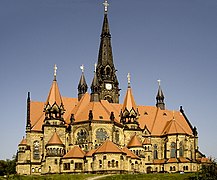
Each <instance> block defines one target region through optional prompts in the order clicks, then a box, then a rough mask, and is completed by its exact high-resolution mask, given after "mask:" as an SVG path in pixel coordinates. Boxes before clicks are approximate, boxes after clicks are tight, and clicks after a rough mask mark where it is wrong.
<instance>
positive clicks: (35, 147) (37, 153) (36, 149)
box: [33, 141, 40, 160]
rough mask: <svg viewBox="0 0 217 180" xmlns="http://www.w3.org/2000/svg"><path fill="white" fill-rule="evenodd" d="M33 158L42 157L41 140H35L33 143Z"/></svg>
mask: <svg viewBox="0 0 217 180" xmlns="http://www.w3.org/2000/svg"><path fill="white" fill-rule="evenodd" d="M33 159H35V160H39V159H40V151H39V141H34V143H33Z"/></svg>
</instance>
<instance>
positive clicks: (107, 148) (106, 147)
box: [94, 140, 125, 154]
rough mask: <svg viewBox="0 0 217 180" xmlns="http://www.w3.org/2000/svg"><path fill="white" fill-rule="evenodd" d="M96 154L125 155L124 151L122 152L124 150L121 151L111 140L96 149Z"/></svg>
mask: <svg viewBox="0 0 217 180" xmlns="http://www.w3.org/2000/svg"><path fill="white" fill-rule="evenodd" d="M95 153H124V151H122V149H120V148H119V147H118V146H117V145H115V144H114V143H113V142H111V141H110V140H106V141H105V142H104V143H103V144H102V145H101V146H100V147H98V148H97V149H96V151H95V152H94V154H95ZM124 154H125V153H124Z"/></svg>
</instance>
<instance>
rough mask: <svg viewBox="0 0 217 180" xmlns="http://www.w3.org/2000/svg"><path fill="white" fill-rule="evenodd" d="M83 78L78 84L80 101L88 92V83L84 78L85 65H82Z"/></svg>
mask: <svg viewBox="0 0 217 180" xmlns="http://www.w3.org/2000/svg"><path fill="white" fill-rule="evenodd" d="M80 68H81V71H82V74H81V78H80V81H79V84H78V100H79V101H80V99H81V98H82V96H83V95H84V94H85V93H86V92H87V88H88V87H87V83H86V80H85V77H84V65H81V67H80Z"/></svg>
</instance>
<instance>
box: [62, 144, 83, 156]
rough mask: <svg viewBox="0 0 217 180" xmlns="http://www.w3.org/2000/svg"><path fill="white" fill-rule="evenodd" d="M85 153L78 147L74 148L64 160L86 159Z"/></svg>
mask: <svg viewBox="0 0 217 180" xmlns="http://www.w3.org/2000/svg"><path fill="white" fill-rule="evenodd" d="M84 155H85V152H84V151H82V149H81V148H80V147H78V146H74V147H73V148H72V149H71V150H70V151H69V152H68V153H67V154H65V155H64V156H63V158H81V159H82V158H84Z"/></svg>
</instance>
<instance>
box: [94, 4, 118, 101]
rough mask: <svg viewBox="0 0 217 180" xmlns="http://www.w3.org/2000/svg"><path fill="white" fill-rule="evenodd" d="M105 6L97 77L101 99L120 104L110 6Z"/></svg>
mask: <svg viewBox="0 0 217 180" xmlns="http://www.w3.org/2000/svg"><path fill="white" fill-rule="evenodd" d="M103 4H104V6H105V10H104V21H103V27H102V33H101V41H100V48H99V54H98V63H97V66H96V76H97V79H98V82H99V99H100V100H108V101H109V102H110V103H119V91H120V89H119V83H118V79H117V76H116V69H115V66H114V63H113V55H112V47H111V34H110V31H109V23H108V17H107V15H108V13H107V11H108V5H109V4H108V2H107V1H106V0H105V2H104V3H103Z"/></svg>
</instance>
